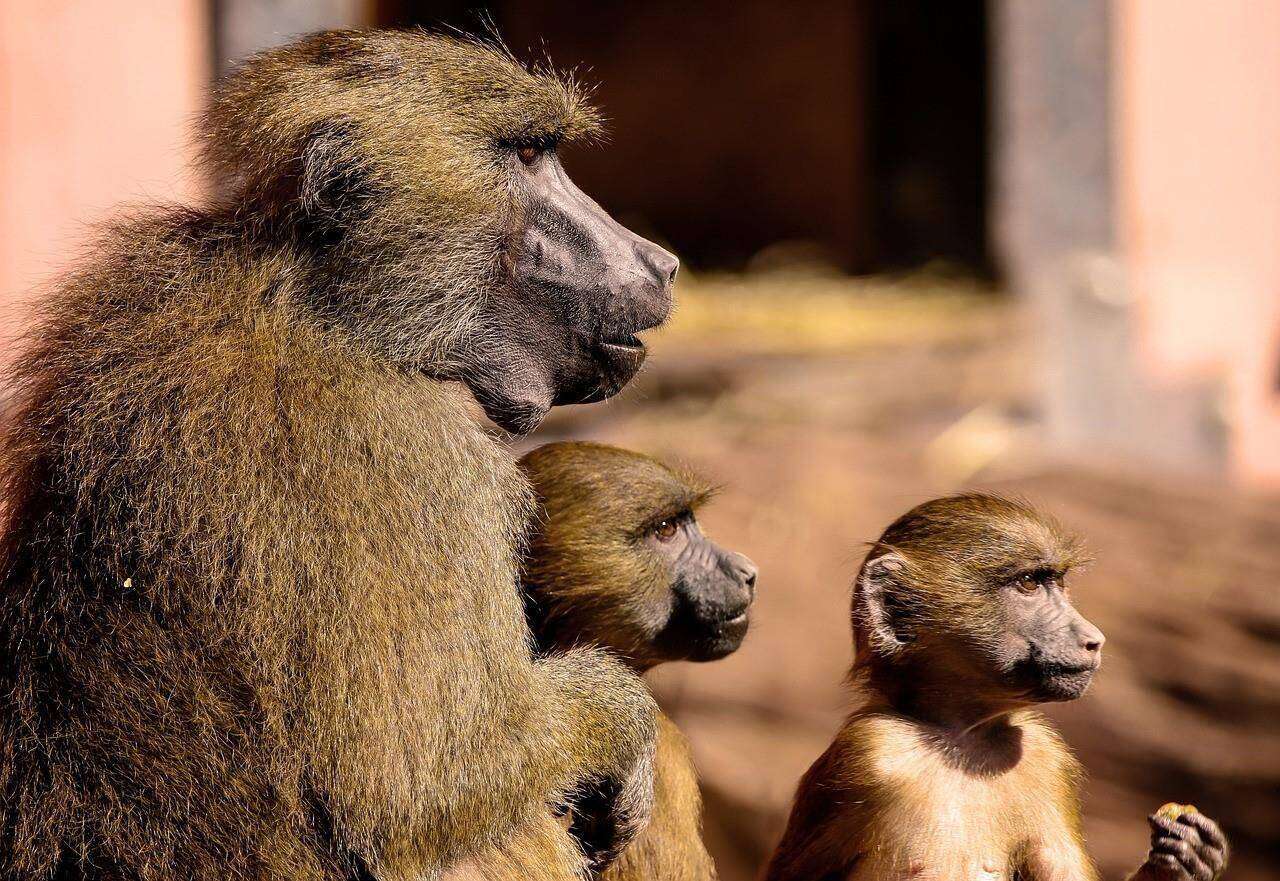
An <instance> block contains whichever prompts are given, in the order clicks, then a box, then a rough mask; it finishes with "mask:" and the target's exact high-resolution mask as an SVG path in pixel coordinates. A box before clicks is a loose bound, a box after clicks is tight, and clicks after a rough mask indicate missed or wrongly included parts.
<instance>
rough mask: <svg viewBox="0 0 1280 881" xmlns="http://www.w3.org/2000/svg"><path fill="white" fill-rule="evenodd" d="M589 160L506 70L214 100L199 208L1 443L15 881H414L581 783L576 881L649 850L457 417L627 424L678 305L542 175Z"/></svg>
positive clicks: (624, 673)
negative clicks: (534, 609)
mask: <svg viewBox="0 0 1280 881" xmlns="http://www.w3.org/2000/svg"><path fill="white" fill-rule="evenodd" d="M595 125H596V117H595V114H594V112H593V111H592V110H591V109H590V108H588V107H587V106H586V105H585V104H584V102H583V99H582V96H581V93H580V92H579V91H578V90H577V89H576V88H575V87H574V86H573V84H572V83H570V82H567V81H564V80H561V79H559V78H557V77H555V76H553V75H551V74H549V73H546V72H530V71H528V70H526V69H524V68H522V67H521V66H520V65H519V64H517V63H516V62H514V61H513V60H512V59H511V58H510V57H509V56H508V55H506V54H504V53H503V52H502V51H501V50H499V49H495V48H493V47H491V46H486V45H480V44H477V43H474V42H467V41H464V40H459V39H452V38H448V37H442V36H434V35H429V34H426V33H423V32H380V33H379V32H370V33H359V32H332V33H324V34H319V35H315V36H312V37H309V38H306V39H303V40H301V41H300V42H297V43H294V44H292V45H289V46H286V47H284V48H281V49H277V50H273V51H270V52H267V53H265V54H263V55H260V56H258V57H256V58H254V59H252V60H251V61H249V62H248V63H247V64H245V65H244V66H243V68H241V69H240V70H239V72H237V73H235V74H234V75H232V76H231V77H230V79H229V80H227V82H226V83H225V85H224V86H223V87H222V88H221V89H220V91H219V92H218V93H217V95H216V97H215V99H214V101H213V103H212V107H211V110H210V113H209V118H208V125H207V131H208V156H209V161H210V164H211V167H212V168H213V169H214V170H215V171H216V172H217V173H218V174H219V176H220V182H221V186H222V190H223V192H224V193H225V195H224V196H223V197H222V198H221V200H220V201H218V202H217V203H216V204H212V205H210V206H208V207H203V208H199V209H193V210H188V209H176V208H175V209H163V210H161V209H157V210H155V211H151V212H149V213H146V214H144V215H143V216H140V217H137V218H135V219H132V220H129V221H127V222H124V223H122V224H120V225H119V226H117V227H116V228H115V229H113V230H112V231H111V232H109V233H108V234H107V235H105V236H104V238H103V240H102V242H101V243H100V244H99V246H98V249H97V251H96V255H95V256H94V257H93V258H92V259H91V260H90V261H89V262H87V263H86V264H85V265H84V266H83V267H82V268H81V269H80V270H79V271H77V272H75V273H74V274H72V275H70V276H69V277H68V278H66V279H64V280H63V281H62V282H61V283H60V285H59V286H58V288H57V290H56V292H55V293H54V294H53V295H52V297H51V298H50V300H49V301H48V303H47V304H46V306H45V314H44V318H43V321H42V323H41V324H40V325H39V326H38V328H37V329H36V330H35V331H34V334H33V339H32V341H31V345H30V348H29V352H28V354H27V355H26V357H25V359H24V361H23V362H22V364H21V366H20V367H19V368H18V369H17V372H16V375H15V377H14V381H15V383H16V384H17V388H18V398H17V403H16V411H15V415H14V417H13V420H12V423H11V425H10V427H9V428H8V429H7V431H6V434H5V436H4V442H3V445H2V446H0V498H3V499H4V500H5V512H6V520H5V522H4V525H3V539H2V543H0V877H2V878H4V879H6V881H25V879H45V878H50V877H53V876H56V877H57V878H58V879H71V878H92V879H99V878H101V879H108V878H109V879H129V881H151V879H184V881H186V879H217V881H231V879H249V878H254V879H257V878H290V879H316V878H346V877H349V876H351V877H361V878H367V877H370V876H376V877H378V878H380V879H394V878H424V877H431V876H432V875H433V874H434V873H436V872H437V871H438V870H439V869H440V868H441V867H442V866H445V865H448V864H450V863H452V862H453V861H455V860H456V859H459V858H461V857H465V856H466V855H467V854H469V853H473V852H476V851H478V850H479V849H481V848H482V847H483V846H487V844H488V843H489V842H491V841H493V840H497V839H499V838H501V837H502V836H503V835H505V834H506V833H507V832H508V830H511V829H513V828H515V827H516V826H517V825H518V824H520V823H522V822H524V821H525V820H527V819H528V818H530V817H534V816H540V815H541V813H542V812H543V811H544V810H545V806H546V805H547V804H548V803H558V802H559V801H561V800H562V798H563V796H564V794H565V793H567V792H569V791H570V790H572V789H573V788H574V787H576V786H579V785H580V784H582V783H583V781H584V779H585V781H586V782H587V783H591V784H592V785H593V791H594V792H597V793H600V794H602V795H601V801H602V803H603V804H602V807H601V810H602V811H604V812H605V814H607V818H597V819H598V820H599V822H597V823H596V824H595V825H594V826H593V827H592V828H593V829H595V830H597V831H599V832H601V833H602V834H603V835H605V836H607V837H605V838H603V839H601V840H588V841H587V845H588V847H589V848H591V849H592V850H593V852H594V855H595V857H596V858H597V859H601V860H607V858H608V857H609V856H610V855H611V854H612V853H614V852H615V851H616V850H617V849H618V848H619V847H621V846H622V845H624V844H625V843H626V842H627V841H628V839H629V838H630V837H631V836H632V835H634V833H635V831H636V830H637V828H638V827H639V826H640V825H642V823H643V820H644V817H645V815H646V813H647V810H648V805H649V802H650V799H651V786H652V780H651V762H652V750H653V743H654V737H655V721H654V715H653V714H654V706H653V703H652V699H651V697H650V695H649V694H648V691H647V690H646V689H645V688H644V686H643V683H641V682H640V680H639V679H638V677H636V676H635V675H634V674H633V673H632V672H631V671H630V670H629V669H627V668H626V667H625V666H624V665H621V664H619V663H617V662H616V661H614V660H611V659H610V656H609V655H608V654H607V653H605V652H602V651H599V650H595V649H581V650H577V651H574V652H568V653H561V654H557V655H552V656H549V657H546V658H545V659H542V660H539V661H537V662H535V660H534V657H533V654H532V652H531V639H530V634H529V630H528V626H527V624H526V621H525V617H524V609H523V604H522V600H521V597H520V594H519V592H518V590H517V578H518V557H517V554H516V548H517V545H518V544H519V542H520V540H521V537H522V533H523V531H524V529H525V528H526V524H527V522H528V517H529V512H530V510H531V505H532V496H531V493H530V488H529V485H528V482H527V480H526V479H525V478H524V476H523V473H522V472H521V471H520V470H519V469H518V468H517V467H516V463H515V461H514V457H513V456H512V455H511V454H510V452H509V451H508V449H507V448H506V446H505V445H503V444H501V443H499V442H498V441H496V440H495V439H494V438H492V437H491V436H490V434H489V433H488V432H487V431H486V430H485V429H484V427H483V426H482V425H481V424H479V422H478V421H477V419H476V418H475V415H476V414H474V413H473V410H474V409H475V407H474V403H473V396H474V399H476V400H478V401H479V402H480V404H482V405H483V408H484V410H485V411H486V412H487V413H488V415H489V416H490V417H491V418H492V419H493V420H494V421H495V422H497V423H498V424H499V425H500V426H502V427H504V428H507V429H509V430H511V431H516V432H519V431H525V430H527V429H529V428H531V427H533V426H534V425H536V424H537V422H538V420H539V419H540V418H541V416H542V415H543V414H544V413H545V412H546V410H547V409H548V408H549V407H550V406H552V405H554V404H562V403H573V402H579V401H589V400H599V399H600V398H603V397H605V396H607V395H609V394H612V393H613V392H615V391H617V389H618V388H619V387H621V386H622V385H623V384H624V383H625V382H626V381H628V380H629V379H630V378H631V376H632V375H633V374H634V373H635V371H636V370H637V369H638V367H639V365H640V362H641V361H642V360H643V357H644V348H643V346H642V345H641V344H640V342H639V341H638V340H637V339H636V337H635V334H636V333H637V332H640V331H642V330H644V329H646V328H649V327H653V326H655V325H657V324H659V323H660V322H661V321H663V319H664V318H665V316H666V314H667V312H668V310H669V308H670V283H671V279H672V277H673V275H674V273H675V268H676V262H675V260H674V258H672V257H671V255H669V254H667V253H666V252H664V251H662V250H661V249H659V248H658V247H656V246H655V245H652V244H650V243H648V242H646V241H644V240H642V239H639V238H638V237H636V236H634V235H633V234H631V233H630V232H628V231H627V230H625V229H623V228H622V227H620V226H619V225H618V224H617V223H615V222H614V221H613V220H611V219H610V218H609V217H608V216H607V215H606V214H605V213H604V212H603V211H602V210H601V209H600V208H599V206H597V205H596V204H595V203H594V202H592V201H591V200H590V199H589V198H587V197H586V196H585V195H584V194H582V193H581V192H580V191H579V190H577V189H576V188H575V187H574V186H573V184H572V183H571V182H570V181H569V179H568V178H567V177H566V176H565V174H564V171H563V169H562V168H561V166H560V164H559V161H558V159H557V157H556V149H555V148H556V146H557V144H559V143H560V142H561V141H562V140H564V139H568V138H571V137H574V136H580V135H583V134H589V133H590V132H591V131H592V130H593V129H594V128H595ZM581 812H583V813H586V812H587V811H586V809H585V808H583V809H582V811H581Z"/></svg>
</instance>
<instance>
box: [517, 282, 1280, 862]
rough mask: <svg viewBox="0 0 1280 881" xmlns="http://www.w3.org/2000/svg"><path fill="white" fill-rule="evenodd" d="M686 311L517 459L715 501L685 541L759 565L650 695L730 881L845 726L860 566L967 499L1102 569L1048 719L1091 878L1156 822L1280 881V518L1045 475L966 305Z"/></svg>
mask: <svg viewBox="0 0 1280 881" xmlns="http://www.w3.org/2000/svg"><path fill="white" fill-rule="evenodd" d="M680 294H681V308H680V311H679V313H678V315H677V317H676V319H675V321H674V322H673V323H672V325H671V326H670V327H669V328H668V329H667V330H664V331H662V332H661V333H660V334H658V335H657V337H656V338H655V339H654V340H653V346H652V355H651V358H650V362H649V363H650V366H649V367H648V368H647V369H646V371H645V373H644V374H643V375H642V377H641V378H640V379H639V380H638V381H637V382H636V383H635V384H634V386H633V387H632V388H631V389H630V390H629V391H628V392H626V393H625V394H624V395H623V396H622V397H621V398H620V399H619V400H616V401H614V402H611V403H608V404H604V405H595V406H592V407H583V408H567V409H566V410H564V411H561V412H559V413H558V415H555V416H554V417H553V418H552V419H551V420H549V421H548V423H547V425H546V426H544V428H543V429H542V430H540V431H539V432H538V434H537V435H535V437H534V438H532V439H530V441H529V442H527V443H526V444H525V446H528V445H530V444H532V443H538V442H544V441H547V440H554V439H560V438H564V437H574V438H584V439H595V440H603V441H607V442H612V443H618V444H622V445H626V446H631V447H635V448H637V449H641V450H645V451H649V452H652V453H655V454H658V455H661V456H672V457H676V458H679V459H682V460H684V461H685V462H687V463H689V464H690V465H692V466H694V467H696V468H698V469H700V470H702V471H703V472H705V473H707V474H709V475H711V476H712V477H714V478H715V479H716V480H718V481H720V482H722V483H723V484H724V485H725V490H724V492H723V494H722V496H721V497H720V499H719V500H718V501H716V502H715V503H713V504H712V505H711V506H710V507H709V508H708V510H707V511H706V512H705V514H704V516H703V518H702V519H703V524H704V528H706V529H707V531H708V532H709V533H711V534H712V535H713V536H714V537H716V538H717V539H719V540H720V541H722V542H723V543H725V544H727V545H728V546H730V547H733V548H735V549H738V550H742V551H744V552H745V553H747V554H748V555H750V556H751V557H752V558H753V559H754V560H755V561H756V563H757V564H758V565H759V567H760V572H761V574H760V592H759V599H758V601H757V605H756V609H755V613H754V620H753V626H752V631H751V633H750V635H749V637H748V639H747V642H746V644H745V645H744V647H743V648H742V649H741V650H740V651H739V652H738V653H737V654H735V655H734V656H732V657H730V658H728V659H726V660H724V661H721V662H718V663H715V664H708V665H691V664H679V665H669V666H668V667H666V668H661V669H659V670H657V671H655V672H654V674H653V681H654V685H655V688H656V690H657V692H658V694H659V697H660V699H661V700H662V702H663V703H664V704H665V706H667V707H668V709H669V710H670V712H671V713H672V714H673V716H674V717H675V718H676V719H677V721H678V722H680V723H681V725H682V726H683V727H684V729H685V731H686V732H687V733H688V735H689V736H690V738H691V740H692V742H693V746H694V751H695V755H696V757H697V760H698V763H699V766H700V769H701V772H702V775H703V780H704V784H705V794H706V802H707V818H706V825H707V837H708V841H709V844H710V846H711V848H712V850H713V853H714V855H715V856H716V858H717V861H718V863H719V866H720V871H721V875H722V878H723V879H724V881H745V879H749V878H752V877H754V875H755V873H756V872H757V870H758V868H759V866H760V865H761V863H762V861H763V860H764V859H765V858H766V857H767V855H768V853H769V851H770V849H771V848H772V846H773V845H774V843H775V841H776V839H777V837H778V835H779V834H780V831H781V826H782V824H783V822H784V821H785V818H786V812H787V809H788V806H789V801H790V798H791V795H792V792H793V789H794V786H795V784H796V781H797V780H798V778H799V777H800V775H801V773H803V771H804V770H805V768H807V767H808V765H809V763H810V762H811V761H812V760H813V759H814V758H816V757H817V755H818V754H819V753H820V752H821V751H822V749H823V748H824V747H825V746H826V744H827V743H828V742H829V739H830V737H831V735H832V733H833V732H834V731H835V729H836V727H837V726H838V724H839V722H840V720H841V718H842V714H843V712H844V711H845V710H846V708H847V707H848V706H849V703H850V701H851V696H850V695H849V694H848V693H847V692H846V691H845V689H844V688H843V687H842V685H841V680H842V677H843V674H844V673H845V670H846V668H847V666H848V663H849V659H850V643H849V628H848V622H847V610H848V582H849V580H850V578H851V576H852V574H853V572H854V570H855V569H856V567H857V564H858V563H859V562H860V560H861V555H862V553H863V550H864V544H863V543H864V542H866V541H868V540H871V539H873V538H874V537H875V536H876V535H877V534H878V532H879V531H880V529H881V528H883V526H884V525H885V524H887V523H888V522H889V521H890V520H891V519H892V518H893V517H895V516H896V515H897V514H899V513H901V512H902V511H904V510H905V509H907V508H908V507H910V506H911V505H913V504H915V503H916V502H919V501H921V500H923V499H925V498H927V497H929V496H932V495H937V494H942V493H947V492H953V491H956V490H959V489H961V488H967V487H979V488H987V489H994V490H998V491H1001V492H1006V493H1016V494H1020V495H1023V496H1026V497H1028V498H1029V499H1031V500H1032V501H1034V502H1036V503H1037V504H1040V505H1042V506H1044V507H1046V508H1048V509H1049V510H1051V511H1053V512H1054V513H1056V514H1057V515H1058V516H1059V517H1060V518H1061V519H1063V520H1064V521H1066V522H1067V523H1068V524H1069V525H1071V526H1072V527H1074V528H1075V529H1077V530H1078V531H1079V532H1081V533H1082V534H1083V535H1084V536H1086V538H1087V539H1088V541H1089V544H1090V546H1091V549H1092V551H1093V552H1094V554H1095V556H1096V558H1097V561H1096V563H1095V564H1094V565H1093V566H1092V567H1091V569H1090V570H1089V571H1087V572H1085V573H1083V574H1082V575H1081V576H1079V577H1078V578H1077V579H1076V580H1075V584H1074V590H1075V593H1076V597H1077V602H1078V604H1079V606H1080V607H1081V608H1082V610H1083V611H1084V612H1085V614H1086V615H1087V616H1088V617H1090V618H1091V619H1092V620H1093V621H1094V622H1096V623H1097V624H1098V625H1099V626H1101V627H1102V628H1103V629H1104V630H1105V631H1106V633H1107V636H1108V642H1107V648H1106V662H1105V664H1104V666H1103V670H1102V672H1101V673H1100V675H1099V678H1098V680H1097V681H1096V684H1095V685H1094V687H1093V689H1092V690H1091V691H1090V692H1089V694H1087V695H1086V696H1085V697H1084V698H1083V699H1082V700H1080V701H1078V702H1075V703H1072V704H1066V705H1058V706H1054V707H1052V708H1050V709H1049V714H1050V715H1051V716H1052V717H1053V718H1054V719H1055V720H1056V721H1057V722H1058V723H1059V724H1060V725H1061V727H1062V729H1063V731H1064V733H1065V735H1066V737H1067V739H1068V742H1070V743H1071V744H1072V745H1073V746H1074V748H1075V749H1076V750H1077V752H1078V754H1079V756H1080V758H1081V759H1082V760H1083V762H1084V764H1085V767H1086V768H1087V769H1088V772H1089V775H1090V776H1089V780H1088V783H1087V785H1086V789H1085V810H1086V815H1087V816H1086V833H1087V835H1088V840H1089V844H1090V847H1091V850H1092V852H1093V853H1094V855H1095V858H1096V860H1097V862H1098V864H1099V866H1100V867H1101V869H1102V872H1103V877H1104V878H1114V879H1120V878H1122V877H1123V876H1124V874H1125V873H1126V872H1128V871H1129V870H1131V869H1132V868H1133V867H1134V866H1135V865H1136V864H1137V862H1138V861H1139V860H1140V859H1141V857H1142V856H1143V855H1144V853H1145V850H1146V826H1145V822H1144V819H1143V818H1144V817H1145V815H1146V814H1147V813H1149V812H1150V811H1151V810H1153V809H1154V808H1156V807H1157V806H1159V805H1160V804H1161V803H1163V802H1165V801H1173V800H1176V801H1180V802H1192V803H1195V804H1196V805H1198V806H1199V807H1200V808H1201V810H1203V811H1205V812H1207V813H1209V814H1210V815H1212V816H1214V817H1216V818H1217V819H1219V821H1221V822H1222V824H1223V826H1224V827H1225V828H1226V830H1227V831H1228V834H1229V835H1230V836H1231V837H1232V840H1233V844H1234V848H1235V857H1234V860H1233V863H1232V867H1231V869H1230V871H1229V873H1228V876H1227V877H1229V878H1232V879H1235V881H1262V879H1271V878H1275V877H1277V876H1280V593H1278V592H1277V586H1278V585H1280V500H1278V499H1275V498H1263V497H1251V496H1247V495H1244V494H1239V493H1232V492H1230V491H1229V490H1227V489H1224V488H1223V486H1222V484H1221V482H1220V481H1216V480H1213V479H1211V478H1192V477H1186V476H1179V477H1174V476H1170V475H1163V474H1155V473H1143V472H1141V471H1138V470H1134V466H1133V465H1132V463H1130V464H1129V465H1127V466H1124V467H1121V466H1118V465H1117V464H1116V463H1101V462H1079V461H1074V462H1068V461H1065V460H1063V459H1062V458H1061V457H1054V456H1052V455H1050V454H1049V453H1047V452H1046V451H1045V449H1044V445H1043V444H1042V443H1041V441H1040V432H1039V427H1038V424H1037V407H1036V398H1035V370H1034V358H1033V357H1032V353H1033V351H1034V345H1035V343H1034V341H1033V340H1032V339H1031V337H1030V335H1029V334H1028V332H1027V330H1026V326H1025V321H1024V319H1023V317H1022V316H1021V315H1020V313H1019V311H1018V309H1017V307H1016V305H1015V304H1014V303H1013V302H1011V301H1010V300H1008V299H1001V298H999V297H994V296H990V295H986V294H983V293H982V292H980V291H975V290H974V289H973V288H972V287H970V286H967V285H965V284H962V283H955V282H948V281H946V280H945V279H943V280H938V279H932V280H928V279H924V280H922V279H915V280H910V281H902V282H897V283H894V282H888V281H876V282H854V281H849V280H841V279H836V278H822V277H799V276H797V277H778V276H774V277H763V278H756V279H754V280H745V279H742V278H735V277H723V278H701V279H686V280H685V281H683V282H682V284H681V291H680ZM1126 469H1127V470H1126Z"/></svg>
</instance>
